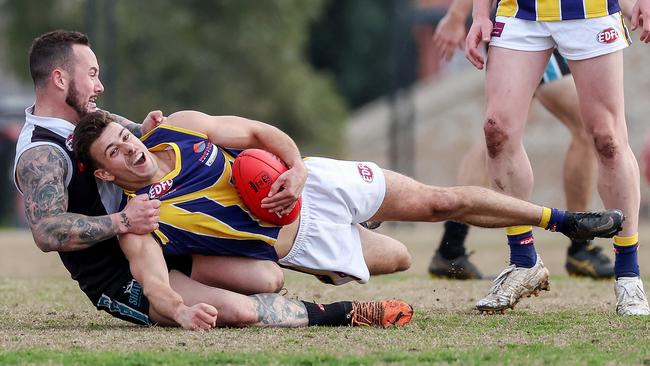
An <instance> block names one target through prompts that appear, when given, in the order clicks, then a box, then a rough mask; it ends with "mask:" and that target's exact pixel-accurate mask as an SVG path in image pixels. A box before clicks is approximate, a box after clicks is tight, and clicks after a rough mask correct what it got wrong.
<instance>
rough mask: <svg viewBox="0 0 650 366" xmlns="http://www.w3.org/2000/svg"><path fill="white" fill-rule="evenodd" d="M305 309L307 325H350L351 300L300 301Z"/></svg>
mask: <svg viewBox="0 0 650 366" xmlns="http://www.w3.org/2000/svg"><path fill="white" fill-rule="evenodd" d="M301 302H302V303H303V304H305V309H307V318H308V319H309V325H310V326H312V325H328V326H339V325H350V324H351V323H352V317H351V316H350V312H351V311H352V301H339V302H335V303H332V304H316V303H313V302H307V301H302V300H301Z"/></svg>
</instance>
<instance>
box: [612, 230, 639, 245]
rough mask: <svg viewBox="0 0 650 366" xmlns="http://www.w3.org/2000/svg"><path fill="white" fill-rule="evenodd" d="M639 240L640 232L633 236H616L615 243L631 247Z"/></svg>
mask: <svg viewBox="0 0 650 366" xmlns="http://www.w3.org/2000/svg"><path fill="white" fill-rule="evenodd" d="M638 242H639V233H636V234H634V235H632V236H618V235H615V236H614V244H616V245H618V246H620V247H629V246H632V245H635V244H636V243H638Z"/></svg>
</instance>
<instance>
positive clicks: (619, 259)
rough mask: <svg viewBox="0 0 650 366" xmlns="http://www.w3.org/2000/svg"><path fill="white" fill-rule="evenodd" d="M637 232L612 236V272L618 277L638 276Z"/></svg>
mask: <svg viewBox="0 0 650 366" xmlns="http://www.w3.org/2000/svg"><path fill="white" fill-rule="evenodd" d="M638 249H639V234H638V233H637V234H634V235H632V236H618V235H616V236H614V253H615V255H616V259H615V260H614V274H616V278H619V277H639V260H638V258H637V250H638Z"/></svg>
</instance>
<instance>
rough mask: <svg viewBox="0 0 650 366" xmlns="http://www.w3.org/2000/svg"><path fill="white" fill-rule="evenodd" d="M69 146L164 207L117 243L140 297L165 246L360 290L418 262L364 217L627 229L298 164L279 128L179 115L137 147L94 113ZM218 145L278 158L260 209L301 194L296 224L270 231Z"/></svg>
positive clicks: (375, 171) (328, 164) (336, 164)
mask: <svg viewBox="0 0 650 366" xmlns="http://www.w3.org/2000/svg"><path fill="white" fill-rule="evenodd" d="M74 139H75V141H74V147H75V153H76V154H77V156H79V159H80V160H81V161H82V162H83V164H85V165H86V168H87V169H92V171H93V173H94V174H95V176H96V177H97V178H100V179H103V180H106V181H112V182H114V183H115V184H117V185H118V186H120V187H122V188H123V189H124V190H125V192H126V194H127V195H139V194H147V195H148V196H149V197H150V198H153V197H155V198H157V199H159V200H160V201H161V208H160V226H159V228H158V230H156V232H155V233H154V235H152V236H150V235H131V234H129V235H123V236H121V237H120V246H121V247H122V250H124V252H125V254H126V255H127V257H128V258H129V261H130V262H131V266H132V271H133V273H134V276H135V277H136V279H138V281H142V285H143V288H144V289H145V291H147V288H148V283H149V281H148V279H147V277H146V276H144V275H145V274H147V275H148V276H151V273H149V272H150V271H151V269H150V268H142V267H144V266H148V265H150V264H151V263H152V262H153V261H158V262H160V261H162V260H163V259H162V254H161V251H160V249H159V248H162V250H163V251H165V252H166V253H172V254H176V253H178V254H187V253H189V254H195V255H197V254H200V255H212V256H220V255H227V256H243V257H252V258H256V259H259V260H275V261H277V262H278V263H280V264H281V265H283V266H286V267H289V268H292V269H296V270H300V271H304V272H308V273H312V274H315V275H317V276H318V277H319V278H320V279H321V280H323V281H325V282H329V283H333V284H342V283H346V282H349V281H357V282H360V283H365V282H367V281H368V279H369V276H370V275H371V274H384V273H392V272H395V271H400V270H405V269H407V268H408V267H409V266H410V263H411V257H410V254H409V253H408V251H407V249H406V247H405V246H404V244H402V243H401V242H399V241H397V240H395V239H393V238H390V237H388V236H385V235H381V234H379V233H375V232H372V231H370V230H367V229H364V228H362V227H361V226H360V225H359V223H361V222H364V221H367V220H373V221H391V220H392V221H423V222H436V221H441V220H449V219H453V220H456V221H461V222H466V223H468V224H471V225H477V226H482V227H504V226H512V225H535V226H539V227H543V228H545V229H549V230H552V231H558V232H562V233H564V234H565V235H567V236H569V237H575V238H593V237H611V236H613V235H615V234H616V233H617V232H618V231H619V230H620V227H621V225H622V222H623V215H622V214H621V212H620V211H618V210H607V211H603V212H590V213H574V212H567V211H562V210H557V209H550V208H546V207H542V206H537V205H534V204H532V203H529V202H526V201H521V200H518V199H515V198H512V197H508V196H505V195H501V194H498V193H496V192H494V191H491V190H489V189H486V188H482V187H449V188H448V187H433V186H427V185H424V184H422V183H419V182H417V181H415V180H413V179H411V178H408V177H405V176H403V175H400V174H398V173H395V172H392V171H389V170H383V169H381V168H379V167H378V166H377V165H376V164H374V163H372V162H352V161H341V160H333V159H326V158H309V159H305V160H303V159H302V158H301V156H300V152H299V150H298V148H297V147H296V145H295V143H294V142H293V141H292V140H291V138H290V137H289V136H287V135H286V134H284V133H283V132H282V131H280V130H278V129H277V128H275V127H273V126H270V125H268V124H264V123H261V122H257V121H252V120H248V119H245V118H241V117H234V116H209V115H206V114H203V113H200V112H194V111H184V112H177V113H174V114H172V115H171V116H169V117H168V118H167V119H166V120H165V123H163V124H162V125H160V126H159V127H158V128H156V129H154V130H153V131H152V132H150V133H149V134H147V135H145V136H144V137H143V138H142V141H141V140H139V139H137V138H135V137H133V136H132V135H130V134H129V133H128V131H127V130H125V129H124V128H122V127H121V126H120V125H118V124H116V123H114V122H113V121H112V120H111V117H110V115H107V114H105V113H102V112H96V113H90V114H88V115H87V116H85V117H84V118H82V120H81V121H80V122H79V124H78V125H77V127H76V129H75V138H74ZM223 146H228V147H230V148H232V149H243V148H247V147H255V148H260V149H264V150H267V151H270V152H271V153H273V154H275V155H276V156H278V157H279V158H280V159H282V160H283V161H284V162H285V163H286V164H287V166H288V167H289V169H288V170H287V171H286V172H285V173H283V174H282V175H280V176H279V177H278V179H277V180H276V181H275V182H274V183H273V185H272V188H271V192H270V193H269V197H268V198H265V199H264V200H263V201H262V207H264V208H267V209H269V210H270V211H271V212H277V213H278V214H280V215H282V214H284V213H286V212H289V211H290V210H291V209H292V207H293V205H294V203H295V202H296V200H297V199H298V197H302V207H301V211H300V217H299V220H296V221H295V222H293V223H292V224H289V225H287V226H284V227H275V226H273V225H271V224H269V223H266V222H262V221H260V220H258V219H257V218H256V217H255V216H253V215H252V214H251V213H250V212H249V211H248V210H247V209H246V207H245V206H244V205H243V203H242V202H241V199H240V198H239V197H238V196H237V193H236V191H235V188H234V185H233V183H232V182H231V164H232V161H233V159H234V157H235V156H236V152H235V151H234V150H229V149H226V148H223ZM155 258H157V259H155ZM159 267H161V266H156V268H159ZM217 275H218V272H215V276H217ZM254 275H255V273H254V272H252V273H248V274H247V275H246V276H247V277H250V276H254ZM242 280H245V279H242ZM541 289H544V288H539V289H537V290H541ZM155 299H156V300H157V301H164V299H162V298H160V297H155Z"/></svg>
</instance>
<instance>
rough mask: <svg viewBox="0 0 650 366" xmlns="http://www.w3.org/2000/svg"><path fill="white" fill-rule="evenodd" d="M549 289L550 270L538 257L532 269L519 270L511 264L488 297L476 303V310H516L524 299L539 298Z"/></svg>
mask: <svg viewBox="0 0 650 366" xmlns="http://www.w3.org/2000/svg"><path fill="white" fill-rule="evenodd" d="M549 289H550V286H549V283H548V269H546V267H544V263H542V259H541V258H540V257H539V255H538V256H537V262H536V263H535V265H534V266H533V267H531V268H523V267H520V268H517V267H515V265H514V264H511V265H510V266H508V268H506V269H504V270H503V272H501V274H499V276H498V277H497V278H496V280H494V284H493V285H492V288H490V291H489V292H488V294H487V296H486V297H484V298H483V299H481V300H479V301H478V302H477V303H476V309H478V310H479V311H481V312H488V313H492V312H500V313H503V311H504V310H506V309H508V308H510V309H512V308H514V306H515V305H516V304H517V303H518V302H519V300H521V298H522V297H524V296H526V297H530V296H531V295H535V296H537V295H538V294H539V291H540V290H545V291H548V290H549Z"/></svg>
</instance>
